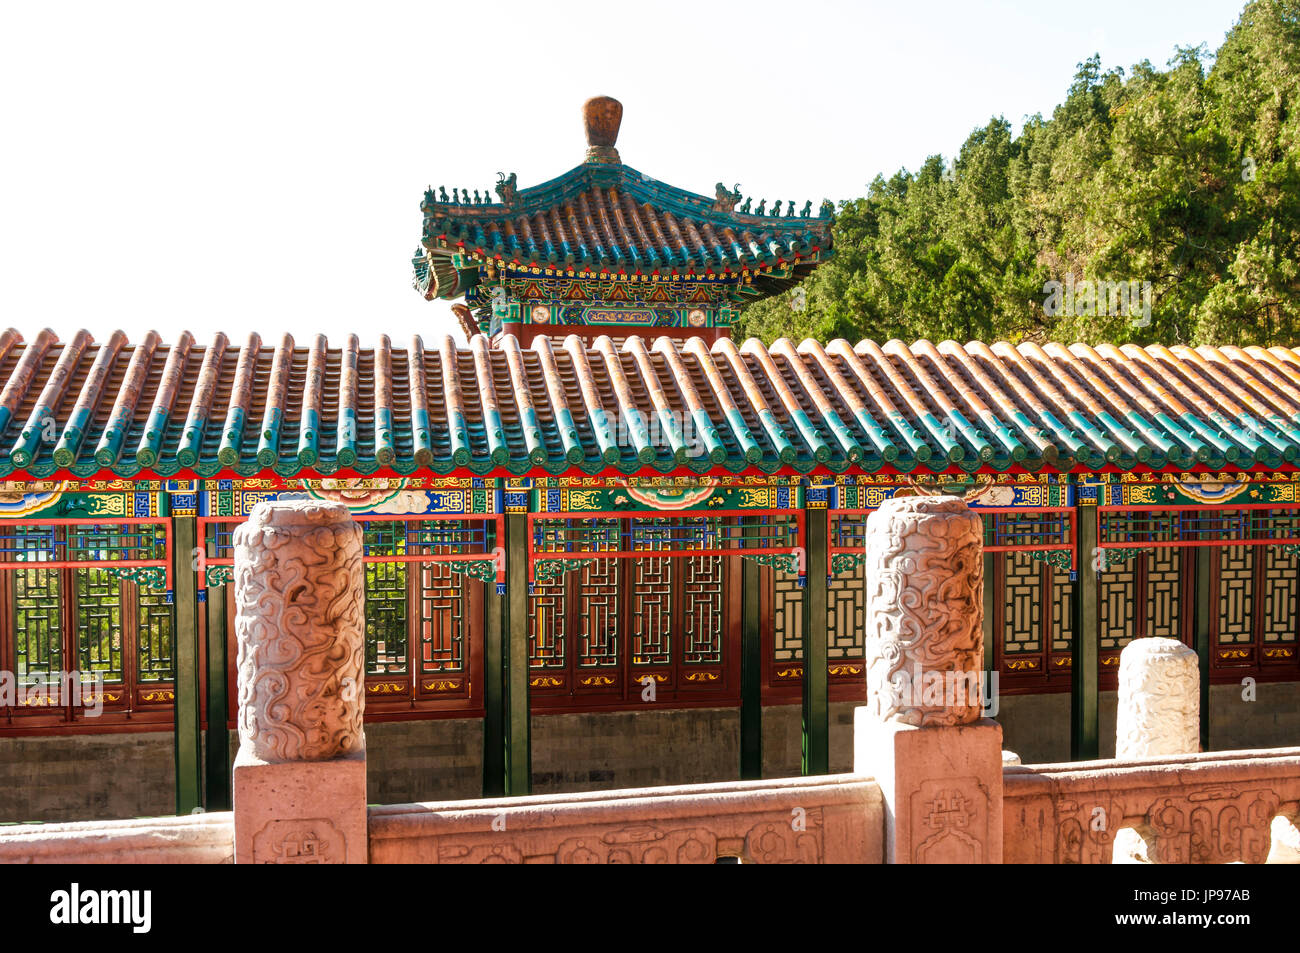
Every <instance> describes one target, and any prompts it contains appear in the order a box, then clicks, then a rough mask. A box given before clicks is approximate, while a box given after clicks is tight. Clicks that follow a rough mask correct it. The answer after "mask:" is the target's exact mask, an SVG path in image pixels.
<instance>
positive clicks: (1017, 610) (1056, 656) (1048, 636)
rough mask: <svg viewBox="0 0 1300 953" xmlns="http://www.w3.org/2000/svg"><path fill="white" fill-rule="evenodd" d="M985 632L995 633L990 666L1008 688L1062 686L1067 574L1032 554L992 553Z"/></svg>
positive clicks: (1067, 639) (1069, 591) (1067, 638)
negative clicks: (988, 628)
mask: <svg viewBox="0 0 1300 953" xmlns="http://www.w3.org/2000/svg"><path fill="white" fill-rule="evenodd" d="M993 555H994V562H993V575H992V577H991V578H990V579H987V580H986V581H985V582H986V585H992V586H993V587H994V588H993V591H994V599H993V618H992V619H991V620H990V621H989V625H990V626H991V630H992V631H993V632H995V633H999V634H1000V637H999V638H998V640H997V643H996V646H995V656H996V660H995V664H997V665H998V666H999V668H998V671H999V672H1000V677H1001V678H1004V679H1006V680H1007V684H1008V686H1009V687H1012V688H1017V687H1019V689H1020V690H1022V691H1023V690H1030V689H1034V688H1036V689H1039V690H1041V689H1049V690H1051V689H1056V688H1060V687H1062V685H1065V686H1068V684H1069V675H1070V669H1069V665H1070V646H1071V644H1072V638H1073V636H1072V630H1071V627H1072V624H1073V615H1072V609H1071V602H1070V600H1071V599H1072V598H1073V596H1074V584H1073V583H1072V582H1070V578H1069V575H1068V574H1067V573H1066V572H1065V571H1064V570H1061V569H1059V568H1057V567H1055V566H1053V565H1051V564H1050V563H1048V562H1047V561H1045V560H1043V559H1036V558H1035V557H1034V555H1033V554H1031V553H1029V552H1024V551H1017V550H1012V551H1009V552H1004V553H995V554H993Z"/></svg>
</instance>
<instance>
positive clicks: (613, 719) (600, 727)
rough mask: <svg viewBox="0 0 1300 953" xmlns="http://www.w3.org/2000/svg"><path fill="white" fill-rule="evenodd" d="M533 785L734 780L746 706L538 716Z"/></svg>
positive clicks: (569, 787) (539, 789)
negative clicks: (740, 710)
mask: <svg viewBox="0 0 1300 953" xmlns="http://www.w3.org/2000/svg"><path fill="white" fill-rule="evenodd" d="M532 735H533V792H534V793H535V794H552V793H560V792H568V791H599V790H609V789H612V788H627V787H654V786H656V785H661V784H696V783H702V782H705V781H726V780H734V779H735V778H737V777H739V775H740V712H739V710H737V709H734V708H732V709H725V708H684V709H649V710H645V711H615V712H583V713H581V714H566V715H534V716H533V718H532Z"/></svg>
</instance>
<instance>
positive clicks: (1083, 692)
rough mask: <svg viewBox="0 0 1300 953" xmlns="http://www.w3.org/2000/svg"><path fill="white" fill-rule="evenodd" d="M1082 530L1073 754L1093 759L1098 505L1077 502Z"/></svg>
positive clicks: (1073, 659)
mask: <svg viewBox="0 0 1300 953" xmlns="http://www.w3.org/2000/svg"><path fill="white" fill-rule="evenodd" d="M1075 516H1076V517H1077V522H1078V527H1079V534H1078V540H1077V541H1076V551H1075V565H1077V566H1078V567H1079V578H1078V580H1077V581H1076V582H1075V584H1074V597H1073V599H1074V604H1073V610H1074V611H1073V612H1072V613H1071V615H1072V617H1073V619H1074V632H1073V633H1072V635H1073V638H1071V640H1070V757H1071V759H1073V760H1075V761H1094V760H1096V758H1097V757H1098V754H1097V752H1098V747H1097V739H1098V735H1099V728H1098V723H1097V709H1098V699H1099V677H1100V673H1099V672H1098V665H1099V662H1098V657H1097V652H1098V649H1099V646H1100V644H1101V615H1100V613H1099V611H1098V609H1099V604H1098V593H1099V592H1100V588H1101V574H1100V573H1099V572H1098V570H1097V560H1096V557H1095V553H1096V552H1097V507H1096V506H1095V505H1093V504H1083V503H1079V504H1076V505H1075Z"/></svg>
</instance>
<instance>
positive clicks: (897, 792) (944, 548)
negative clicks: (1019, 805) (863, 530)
mask: <svg viewBox="0 0 1300 953" xmlns="http://www.w3.org/2000/svg"><path fill="white" fill-rule="evenodd" d="M983 539H984V529H983V521H982V520H981V519H980V517H979V516H977V515H976V514H974V513H972V512H971V511H970V509H969V508H968V507H967V506H966V504H965V503H963V502H962V501H961V500H959V499H957V498H956V497H951V496H938V497H903V498H895V499H890V500H886V501H885V502H884V503H883V504H881V506H880V508H879V509H878V510H876V512H875V513H873V514H872V515H871V516H870V517H869V518H868V520H867V539H866V565H865V569H864V573H865V577H866V581H867V592H866V633H865V646H866V668H867V704H866V705H864V706H862V707H860V708H858V709H857V712H856V713H855V722H854V771H855V772H856V773H858V774H867V775H871V776H873V777H874V778H875V779H876V781H877V783H878V784H879V785H880V787H881V791H882V793H883V795H884V800H885V814H886V818H885V831H886V857H887V858H888V862H889V863H953V862H956V863H1000V862H1001V860H1002V728H1001V726H1000V725H998V724H997V723H996V722H994V721H992V720H990V719H988V718H983V717H981V714H982V710H983V705H982V698H983V697H984V696H983V695H982V693H981V684H982V670H983V655H984V637H983V618H984V600H983V587H984V559H983V556H984V552H983V550H984V544H983Z"/></svg>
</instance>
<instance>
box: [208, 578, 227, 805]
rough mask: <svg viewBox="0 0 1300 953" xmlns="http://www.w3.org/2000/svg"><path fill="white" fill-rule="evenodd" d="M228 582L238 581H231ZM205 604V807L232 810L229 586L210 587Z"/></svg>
mask: <svg viewBox="0 0 1300 953" xmlns="http://www.w3.org/2000/svg"><path fill="white" fill-rule="evenodd" d="M226 585H231V586H233V585H234V582H233V581H231V582H228V583H227V584H226ZM207 594H208V596H207V598H208V601H207V603H206V605H205V610H206V613H207V623H208V645H207V648H208V730H207V735H206V737H207V750H206V752H205V757H204V761H205V762H206V764H205V774H206V777H207V784H206V785H205V786H204V795H205V796H204V799H203V807H204V808H205V809H206V810H208V811H228V810H230V807H231V802H230V730H229V729H228V728H227V727H226V709H227V708H228V707H229V699H228V697H227V695H228V692H227V689H226V686H227V684H228V681H227V679H228V674H229V673H228V670H227V667H226V652H227V647H228V646H229V642H228V639H229V638H230V636H229V632H230V622H231V621H233V620H228V619H227V618H226V587H225V586H218V587H217V588H215V589H208V590H207Z"/></svg>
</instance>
